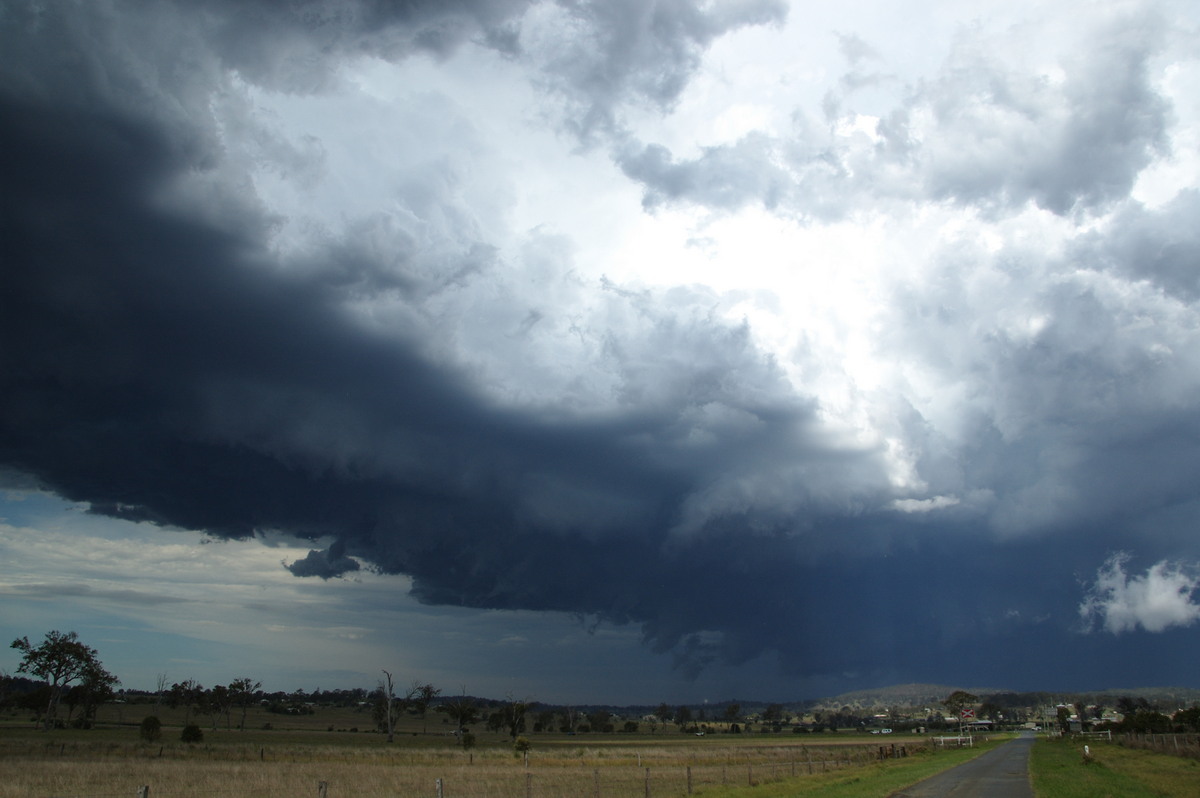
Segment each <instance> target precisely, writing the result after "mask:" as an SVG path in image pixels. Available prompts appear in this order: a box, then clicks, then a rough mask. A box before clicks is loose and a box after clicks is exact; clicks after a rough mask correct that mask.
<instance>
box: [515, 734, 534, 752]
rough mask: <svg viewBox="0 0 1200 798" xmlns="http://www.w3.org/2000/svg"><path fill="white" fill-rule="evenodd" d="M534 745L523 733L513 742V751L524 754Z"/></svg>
mask: <svg viewBox="0 0 1200 798" xmlns="http://www.w3.org/2000/svg"><path fill="white" fill-rule="evenodd" d="M532 747H533V746H531V745H530V744H529V738H528V737H525V736H524V735H522V736H521V737H518V738H517V740H516V742H514V743H513V753H515V754H524V753H526V752H527V751H528V750H529V749H530V748H532Z"/></svg>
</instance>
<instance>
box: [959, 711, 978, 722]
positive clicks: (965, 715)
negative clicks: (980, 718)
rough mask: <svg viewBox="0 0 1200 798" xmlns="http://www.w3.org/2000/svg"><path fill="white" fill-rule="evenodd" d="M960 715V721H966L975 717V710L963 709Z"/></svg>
mask: <svg viewBox="0 0 1200 798" xmlns="http://www.w3.org/2000/svg"><path fill="white" fill-rule="evenodd" d="M960 714H961V715H962V719H963V720H966V719H967V718H973V717H975V710H973V709H964V710H963V711H962V712H961V713H960Z"/></svg>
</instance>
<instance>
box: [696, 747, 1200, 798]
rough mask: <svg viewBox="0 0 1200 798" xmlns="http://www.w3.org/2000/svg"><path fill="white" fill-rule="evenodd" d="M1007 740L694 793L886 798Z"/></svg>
mask: <svg viewBox="0 0 1200 798" xmlns="http://www.w3.org/2000/svg"><path fill="white" fill-rule="evenodd" d="M1009 739H1011V738H1010V737H1003V738H997V739H994V740H990V741H988V742H981V743H978V744H976V745H975V747H973V748H958V749H951V750H948V751H938V752H936V753H931V752H929V751H927V750H926V751H923V752H921V753H917V754H914V755H913V756H910V757H906V758H904V759H888V760H885V761H883V762H876V763H873V764H871V765H867V766H866V767H860V768H854V769H852V770H842V771H835V772H831V773H818V774H815V775H812V776H798V777H796V778H794V779H785V780H783V781H778V782H772V783H770V784H762V785H757V786H754V787H719V788H706V789H704V790H703V791H700V790H698V791H696V794H697V795H703V796H705V798H795V797H796V796H809V795H813V796H817V795H819V796H821V798H886V796H888V795H891V794H892V793H894V792H896V791H897V790H902V789H904V788H905V787H910V786H912V785H913V784H916V783H917V782H919V781H924V780H925V779H927V778H929V777H930V776H934V775H936V774H938V773H941V772H942V771H943V770H949V769H950V768H952V767H954V766H956V765H961V764H962V763H963V762H967V761H969V760H972V759H974V758H975V757H977V756H979V755H980V754H983V753H986V752H988V751H990V750H992V749H993V748H995V747H996V746H998V745H1000V744H1001V743H1005V742H1008V740H1009ZM1193 798H1194V796H1193Z"/></svg>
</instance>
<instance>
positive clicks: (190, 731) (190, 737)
mask: <svg viewBox="0 0 1200 798" xmlns="http://www.w3.org/2000/svg"><path fill="white" fill-rule="evenodd" d="M179 739H180V741H182V742H185V743H202V742H204V730H203V729H201V728H200V727H199V726H197V725H196V724H195V723H190V724H188V725H187V726H184V727H183V731H181V732H180V733H179Z"/></svg>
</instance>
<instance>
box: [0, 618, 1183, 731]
mask: <svg viewBox="0 0 1200 798" xmlns="http://www.w3.org/2000/svg"><path fill="white" fill-rule="evenodd" d="M12 648H14V649H16V650H18V651H19V652H21V655H22V658H21V662H20V664H19V666H18V667H17V669H16V672H17V674H25V676H19V675H13V676H7V675H0V707H8V708H19V709H24V710H29V711H30V712H32V713H33V716H34V722H35V723H37V724H38V725H39V726H41V727H42V728H45V729H47V730H49V729H54V728H63V727H66V726H71V727H73V728H82V729H87V728H91V727H92V725H93V724H94V723H95V718H96V710H97V708H98V707H99V706H101V705H102V704H104V703H105V702H108V701H112V700H114V699H117V698H118V697H119V700H120V701H122V702H124V703H129V704H143V705H144V704H154V705H155V706H162V705H165V706H167V707H170V708H172V709H174V710H176V711H180V710H182V714H183V724H184V734H183V737H185V738H188V739H190V740H192V741H198V740H199V739H202V736H203V735H202V732H201V729H200V725H199V724H200V722H201V719H206V720H207V721H208V722H209V723H210V724H211V727H212V729H213V730H216V729H217V728H218V727H219V726H220V725H222V724H223V725H224V727H225V728H226V729H227V730H232V729H234V728H236V729H245V727H246V719H247V714H248V712H249V710H250V708H251V707H256V708H258V709H260V710H262V711H265V712H268V713H273V714H279V715H311V714H313V713H315V712H316V711H317V709H318V707H352V708H355V709H356V710H358V711H363V712H370V713H371V715H372V718H373V722H374V725H375V728H376V730H378V731H380V732H383V733H385V734H387V735H388V739H389V741H391V740H392V739H393V736H394V734H395V731H396V724H397V723H398V721H399V720H400V719H401V718H405V717H409V718H419V719H420V720H421V721H422V732H424V731H427V723H426V719H427V716H428V713H429V711H431V710H433V711H436V712H439V713H441V714H443V715H445V716H446V721H445V722H448V723H451V724H453V727H454V732H453V733H454V735H455V736H456V737H457V738H458V741H459V743H460V744H461V745H462V746H463V747H464V748H469V747H471V746H472V745H474V741H475V738H474V735H473V733H472V732H471V728H472V727H473V726H475V725H476V724H484V725H485V727H486V729H487V730H488V731H491V732H494V733H503V734H506V735H507V736H509V737H510V739H512V741H513V743H514V747H515V748H516V749H517V750H522V746H525V750H527V747H528V741H527V740H525V741H524V742H522V740H523V737H522V735H524V734H526V733H528V732H533V733H555V732H557V733H564V734H621V733H637V732H639V731H642V730H647V731H649V732H650V733H652V734H653V733H657V732H658V731H659V730H660V729H667V728H669V727H672V726H673V727H674V728H675V729H676V730H677V731H678V732H680V733H695V734H707V733H710V732H717V731H719V732H723V733H733V734H741V733H748V732H751V731H756V732H758V733H779V732H781V731H784V730H785V729H787V730H790V731H791V732H793V733H805V732H807V733H818V732H836V731H839V730H857V731H860V732H863V733H865V732H867V731H868V730H871V729H875V728H877V727H880V726H887V727H890V728H893V729H895V730H897V731H901V730H911V729H915V728H925V729H926V730H928V731H935V730H940V729H945V728H952V727H955V726H957V725H958V723H959V720H960V714H961V713H962V711H963V710H964V709H968V708H969V709H970V710H971V711H972V712H973V717H975V718H978V719H981V720H983V719H986V720H991V721H994V722H997V723H1007V724H1014V725H1015V724H1020V723H1024V722H1027V721H1028V720H1030V719H1033V718H1035V717H1040V715H1033V714H1032V713H1033V712H1034V711H1035V710H1037V709H1038V708H1042V707H1052V708H1056V711H1057V717H1056V718H1055V719H1054V720H1055V721H1056V722H1057V723H1059V724H1061V726H1062V728H1063V729H1064V731H1072V730H1075V729H1076V728H1078V729H1080V730H1103V729H1111V730H1112V731H1114V732H1132V733H1153V734H1160V733H1170V732H1200V703H1197V702H1193V705H1192V706H1191V707H1190V708H1188V709H1176V710H1175V711H1174V713H1173V714H1167V713H1166V712H1164V711H1163V710H1162V709H1161V708H1160V705H1159V703H1157V702H1156V701H1152V700H1149V699H1147V698H1146V697H1145V696H1144V695H1142V696H1119V697H1116V698H1115V701H1114V697H1113V696H1112V695H1110V694H1103V695H1088V694H1074V695H1072V696H1069V697H1067V696H1060V695H1056V694H1052V693H1046V692H1028V693H1014V692H999V693H993V694H990V695H985V696H983V697H982V698H980V697H978V696H975V695H972V694H970V693H967V692H965V691H962V690H956V691H954V692H952V693H951V694H950V696H949V697H947V698H946V699H945V700H944V701H942V702H940V703H941V705H942V706H943V707H944V708H945V710H946V713H945V714H943V713H942V712H941V711H940V710H935V709H933V708H925V709H924V711H923V712H922V711H921V710H914V708H911V707H898V706H892V707H888V708H886V711H884V712H879V711H877V710H878V709H879V708H878V707H872V708H871V709H863V708H861V707H859V708H855V707H851V706H849V705H847V704H842V705H840V706H837V705H832V706H831V705H825V706H818V705H816V704H815V703H813V702H808V703H805V704H799V705H792V706H791V707H787V706H784V705H783V704H779V703H770V704H757V705H752V706H750V707H745V706H743V705H742V704H741V703H738V702H734V701H729V702H723V703H720V704H716V705H712V706H709V705H707V704H706V705H705V706H703V707H693V706H687V705H679V706H674V707H673V706H671V705H669V704H666V703H663V704H659V705H658V706H657V707H651V706H645V707H625V708H616V707H605V706H585V707H580V708H575V707H570V706H566V707H563V706H558V707H555V706H551V705H545V704H540V703H538V702H535V701H533V700H532V699H529V698H516V697H514V696H511V695H509V696H507V697H505V698H504V699H503V700H493V699H485V698H478V697H474V696H468V695H467V694H466V690H465V688H464V689H463V690H462V691H461V693H460V694H459V695H455V696H450V697H442V698H440V700H439V697H441V695H442V690H441V689H440V688H437V687H435V686H434V685H432V684H429V683H427V682H422V681H419V680H413V681H412V682H411V683H410V684H409V686H408V687H407V689H404V690H401V689H399V688H398V687H397V685H396V683H395V680H394V679H393V678H392V674H391V673H390V672H389V671H386V670H384V671H382V673H383V678H382V679H380V680H379V684H378V686H377V688H376V689H375V690H373V691H368V690H366V689H362V688H352V689H335V690H321V689H320V688H318V689H316V690H314V691H312V692H306V691H304V690H296V691H293V692H283V691H276V692H266V691H263V690H262V684H261V682H259V681H257V680H254V679H251V678H249V677H242V678H238V679H234V680H232V681H231V682H229V683H228V684H218V685H214V686H212V687H208V688H206V687H204V686H203V685H201V684H199V683H198V682H197V681H195V680H194V679H186V680H184V681H181V682H175V683H172V684H170V685H169V686H168V680H167V677H166V674H160V675H159V678H158V684H157V688H156V689H155V690H153V691H146V690H120V691H119V693H118V691H117V687H118V685H120V680H119V679H117V677H116V676H114V675H113V674H112V673H109V672H108V671H107V670H106V669H105V668H104V666H103V664H102V663H101V662H100V659H99V656H98V654H97V652H96V650H95V649H94V648H92V647H91V646H88V645H85V644H84V643H82V642H81V641H80V640H79V638H78V636H77V635H76V634H75V633H74V632H65V633H64V632H59V631H51V632H47V633H46V635H45V637H44V639H43V640H42V641H40V642H38V643H36V644H35V643H32V642H30V640H29V639H28V638H27V637H22V638H18V639H16V640H14V641H13V642H12ZM28 677H32V678H28ZM1106 701H1107V702H1110V703H1112V704H1113V706H1112V707H1111V708H1110V707H1109V706H1108V704H1106V703H1105V702H1106ZM64 706H65V708H66V712H65V716H63V713H62V711H61V710H62V708H63V707H64ZM1111 709H1115V711H1116V713H1117V715H1119V716H1120V717H1119V719H1114V715H1113V714H1112V712H1111V711H1110V710H1111ZM614 710H619V712H618V711H614ZM947 715H948V717H947ZM268 725H269V724H268ZM161 726H162V724H161V722H160V721H159V719H158V717H157V716H156V715H148V716H146V718H145V719H144V720H143V723H142V726H141V734H142V736H143V738H144V739H147V740H154V739H157V738H158V736H159V735H160V734H161ZM409 728H411V723H410V724H409Z"/></svg>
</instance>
